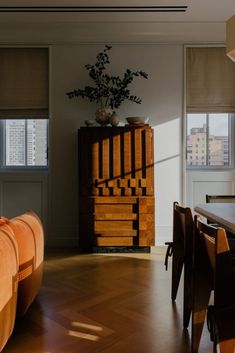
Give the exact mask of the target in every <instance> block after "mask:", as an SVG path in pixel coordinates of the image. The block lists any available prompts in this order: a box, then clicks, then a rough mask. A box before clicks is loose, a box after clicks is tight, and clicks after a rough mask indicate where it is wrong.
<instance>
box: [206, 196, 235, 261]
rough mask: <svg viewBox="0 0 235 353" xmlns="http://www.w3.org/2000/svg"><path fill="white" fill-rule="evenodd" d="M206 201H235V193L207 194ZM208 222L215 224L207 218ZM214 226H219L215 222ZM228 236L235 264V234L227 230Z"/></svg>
mask: <svg viewBox="0 0 235 353" xmlns="http://www.w3.org/2000/svg"><path fill="white" fill-rule="evenodd" d="M206 203H235V195H208V194H206ZM207 223H208V224H214V223H212V222H210V220H207ZM214 226H218V225H217V224H214ZM227 237H228V241H229V246H230V250H231V251H232V253H233V257H234V259H233V263H234V265H235V236H234V234H231V233H229V232H227Z"/></svg>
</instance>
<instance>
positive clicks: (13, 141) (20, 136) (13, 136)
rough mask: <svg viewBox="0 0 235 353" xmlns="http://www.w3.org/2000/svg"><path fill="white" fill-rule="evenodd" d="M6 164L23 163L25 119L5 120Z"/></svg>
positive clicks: (22, 164) (21, 164)
mask: <svg viewBox="0 0 235 353" xmlns="http://www.w3.org/2000/svg"><path fill="white" fill-rule="evenodd" d="M5 128H6V131H5V136H6V165H7V166H24V165H25V120H6V124H5Z"/></svg>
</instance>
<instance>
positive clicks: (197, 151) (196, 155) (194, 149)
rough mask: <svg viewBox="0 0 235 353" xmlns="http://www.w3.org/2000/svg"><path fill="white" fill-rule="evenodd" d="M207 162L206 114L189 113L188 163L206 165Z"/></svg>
mask: <svg viewBox="0 0 235 353" xmlns="http://www.w3.org/2000/svg"><path fill="white" fill-rule="evenodd" d="M206 163H207V119H206V114H187V165H188V166H205V165H206Z"/></svg>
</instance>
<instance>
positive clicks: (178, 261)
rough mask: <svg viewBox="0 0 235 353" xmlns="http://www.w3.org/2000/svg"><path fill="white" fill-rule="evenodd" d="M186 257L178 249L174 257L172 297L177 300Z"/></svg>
mask: <svg viewBox="0 0 235 353" xmlns="http://www.w3.org/2000/svg"><path fill="white" fill-rule="evenodd" d="M183 265H184V259H183V257H182V255H181V254H180V255H179V254H178V253H177V252H176V251H175V252H174V253H173V259H172V281H171V299H172V300H175V299H176V296H177V292H178V288H179V283H180V277H181V273H182V270H183Z"/></svg>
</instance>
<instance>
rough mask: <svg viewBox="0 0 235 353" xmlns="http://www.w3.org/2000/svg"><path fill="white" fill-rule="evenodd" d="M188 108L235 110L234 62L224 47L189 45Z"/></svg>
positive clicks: (226, 111) (196, 109)
mask: <svg viewBox="0 0 235 353" xmlns="http://www.w3.org/2000/svg"><path fill="white" fill-rule="evenodd" d="M186 109H187V112H189V113H200V112H205V113H220V112H221V113H234V112H235V63H234V62H232V61H231V60H230V59H229V58H228V57H227V56H226V49H225V48H224V47H205V48H202V47H200V48H199V47H194V48H187V50H186Z"/></svg>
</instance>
